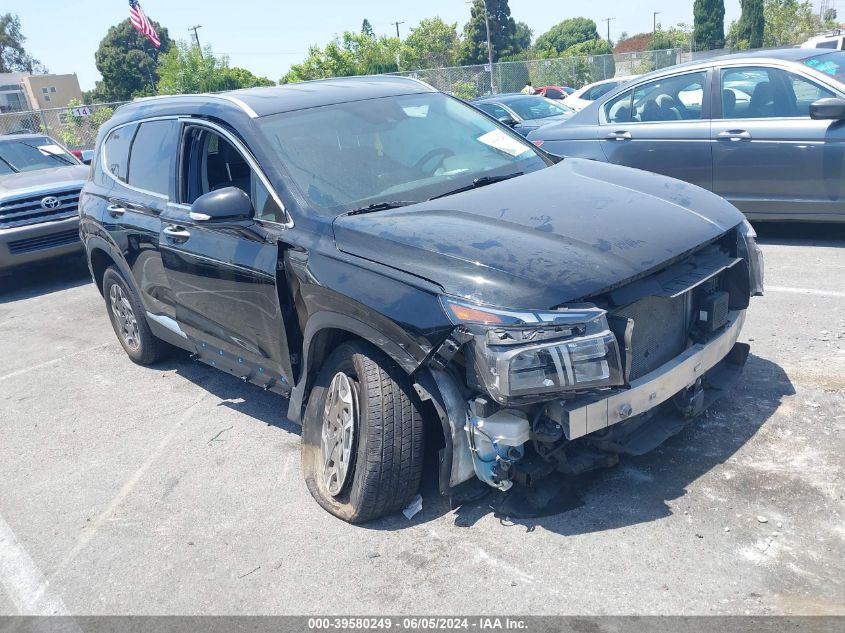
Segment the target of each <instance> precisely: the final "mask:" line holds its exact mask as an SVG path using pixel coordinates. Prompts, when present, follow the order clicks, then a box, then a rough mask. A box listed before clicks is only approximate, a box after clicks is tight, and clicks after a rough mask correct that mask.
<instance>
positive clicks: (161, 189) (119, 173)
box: [103, 118, 179, 319]
mask: <svg viewBox="0 0 845 633" xmlns="http://www.w3.org/2000/svg"><path fill="white" fill-rule="evenodd" d="M178 129H179V124H178V122H177V121H176V119H175V118H174V119H159V120H151V121H144V122H141V123H131V124H129V125H125V126H122V127H119V128H116V129H115V130H114V131H112V132H111V134H110V135H109V137H108V138H107V139H106V141H105V144H104V147H103V167H104V169H105V170H106V172H107V173H108V174H109V176H110V177H111V179H112V181H113V186H112V188H111V191H110V192H109V194H108V205H107V207H106V210H105V213H104V214H103V226H104V227H105V228H106V230H107V231H108V233H109V235H110V236H111V238H112V240H113V242H114V243H115V244H116V245H117V247H118V248H119V249H120V250H121V252H122V253H123V257H124V259H125V260H126V262H127V264H128V265H129V268H130V270H131V272H132V277H133V278H134V281H135V284H136V286H137V288H138V290H139V291H140V293H141V301H142V302H143V303H144V308H145V309H146V311H147V313H148V316H150V317H152V318H154V319H155V317H165V318H168V319H173V317H174V316H175V308H174V305H173V298H172V295H171V294H170V288H169V283H168V280H167V276H166V274H165V272H164V268H163V266H162V262H161V254H160V252H159V247H158V244H159V232H160V230H161V220H160V216H161V214H162V213H163V212H164V210H165V209H166V208H167V205H168V203H169V201H170V200H171V199H172V196H173V193H174V183H175V179H174V169H173V166H174V164H175V157H176V149H177V141H176V139H177V135H178Z"/></svg>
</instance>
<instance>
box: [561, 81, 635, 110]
mask: <svg viewBox="0 0 845 633" xmlns="http://www.w3.org/2000/svg"><path fill="white" fill-rule="evenodd" d="M636 78H637V75H628V76H625V77H614V78H613V79H604V80H602V81H597V82H595V83H592V84H588V85H586V86H584V87H583V88H579V89H578V90H576V91H575V92H573V93H572V94H571V95H569V96H568V97H566V98H565V99H564V100H563V104H564V105H566V106H569V107H570V108H572V109H573V110H575V111H576V112H577V111H578V110H583V109H584V108H586V107H587V106H588V105H590V104H591V103H592V102H593V101H595V100H596V99H598V98H600V97H603V96H604V95H606V94H607V93H608V92H611V91H613V90H615V89H616V88H618V87H619V86H621V85H622V84H625V83H627V82H629V81H631V80H633V79H636Z"/></svg>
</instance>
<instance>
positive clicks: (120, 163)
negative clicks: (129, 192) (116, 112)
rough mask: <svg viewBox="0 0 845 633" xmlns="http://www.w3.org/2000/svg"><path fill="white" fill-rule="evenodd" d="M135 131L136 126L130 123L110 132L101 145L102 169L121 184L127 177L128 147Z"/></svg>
mask: <svg viewBox="0 0 845 633" xmlns="http://www.w3.org/2000/svg"><path fill="white" fill-rule="evenodd" d="M137 129H138V124H137V123H132V124H130V125H124V126H123V127H119V128H117V129H115V130H112V132H111V133H110V134H109V135H108V138H106V142H105V143H104V144H103V169H105V170H106V171H107V172H109V173H110V174H111V175H112V176H114V177H115V178H117V179H118V180H120V181H121V182H126V181H127V177H128V175H129V147H130V146H131V145H132V139H133V137H134V136H135V132H136V130H137Z"/></svg>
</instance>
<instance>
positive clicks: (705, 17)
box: [692, 0, 725, 50]
mask: <svg viewBox="0 0 845 633" xmlns="http://www.w3.org/2000/svg"><path fill="white" fill-rule="evenodd" d="M692 11H693V16H694V18H695V45H696V48H697V49H699V50H713V49H717V48H724V47H725V0H695V4H694V5H693V9H692Z"/></svg>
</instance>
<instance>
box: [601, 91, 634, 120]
mask: <svg viewBox="0 0 845 633" xmlns="http://www.w3.org/2000/svg"><path fill="white" fill-rule="evenodd" d="M633 96H634V92H633V90H629V91H628V92H623V93H622V94H621V95H619V96H618V97H616V98H615V99H611V100H610V101H608V102H607V103H606V104H605V105H604V117H605V119H607V122H608V123H630V122H631V121H632V119H631V112H632V107H631V106H632V100H631V98H632V97H633Z"/></svg>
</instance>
